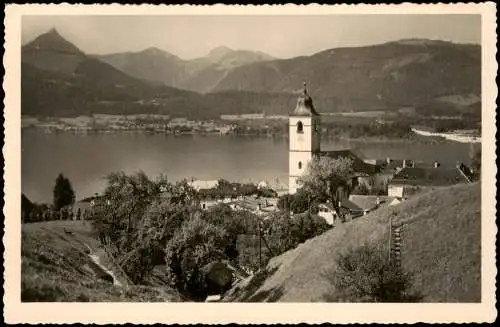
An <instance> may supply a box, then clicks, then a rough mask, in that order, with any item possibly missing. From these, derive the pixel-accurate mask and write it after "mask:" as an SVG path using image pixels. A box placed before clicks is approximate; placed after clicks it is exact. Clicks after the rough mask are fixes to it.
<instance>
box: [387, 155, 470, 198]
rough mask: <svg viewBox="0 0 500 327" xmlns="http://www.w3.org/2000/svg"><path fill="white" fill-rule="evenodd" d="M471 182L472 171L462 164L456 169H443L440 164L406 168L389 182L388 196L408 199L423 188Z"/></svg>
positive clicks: (458, 164)
mask: <svg viewBox="0 0 500 327" xmlns="http://www.w3.org/2000/svg"><path fill="white" fill-rule="evenodd" d="M471 182H472V180H471V176H470V170H469V169H468V168H467V167H466V166H465V165H464V164H463V163H460V162H459V163H457V165H456V166H455V167H454V168H445V167H441V166H440V165H439V164H438V163H436V164H435V165H434V166H433V167H430V168H429V167H420V168H417V167H405V168H403V169H401V170H400V171H399V172H398V173H397V174H396V175H394V178H393V179H392V180H391V181H390V182H389V188H388V195H389V196H393V197H398V198H406V197H408V196H410V195H412V194H413V193H415V192H416V191H418V190H419V189H420V188H423V187H433V186H436V187H438V186H449V185H454V184H460V183H471Z"/></svg>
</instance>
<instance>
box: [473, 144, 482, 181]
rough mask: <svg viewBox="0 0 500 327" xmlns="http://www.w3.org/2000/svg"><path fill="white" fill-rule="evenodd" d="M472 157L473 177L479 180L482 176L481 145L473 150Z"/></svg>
mask: <svg viewBox="0 0 500 327" xmlns="http://www.w3.org/2000/svg"><path fill="white" fill-rule="evenodd" d="M471 157H472V158H471V166H472V172H473V177H474V179H476V180H477V179H479V178H480V177H481V146H479V147H478V148H477V149H476V150H475V151H473V153H472V154H471Z"/></svg>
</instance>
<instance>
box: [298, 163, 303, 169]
mask: <svg viewBox="0 0 500 327" xmlns="http://www.w3.org/2000/svg"><path fill="white" fill-rule="evenodd" d="M299 169H302V161H299Z"/></svg>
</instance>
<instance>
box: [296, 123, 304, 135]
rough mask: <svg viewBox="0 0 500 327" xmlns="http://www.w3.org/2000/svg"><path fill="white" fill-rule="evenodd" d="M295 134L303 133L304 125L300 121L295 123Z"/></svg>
mask: <svg viewBox="0 0 500 327" xmlns="http://www.w3.org/2000/svg"><path fill="white" fill-rule="evenodd" d="M297 133H301V134H302V133H304V125H303V124H302V122H301V121H299V122H298V123H297Z"/></svg>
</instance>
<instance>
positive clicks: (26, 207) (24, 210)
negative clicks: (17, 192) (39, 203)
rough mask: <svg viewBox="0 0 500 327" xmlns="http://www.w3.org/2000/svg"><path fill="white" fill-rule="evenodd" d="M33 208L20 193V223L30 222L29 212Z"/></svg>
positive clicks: (31, 203)
mask: <svg viewBox="0 0 500 327" xmlns="http://www.w3.org/2000/svg"><path fill="white" fill-rule="evenodd" d="M34 208H35V205H34V204H33V202H31V201H30V200H29V199H28V197H27V196H26V195H24V193H21V221H22V222H28V221H29V220H30V214H31V211H32V210H33V209H34Z"/></svg>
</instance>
